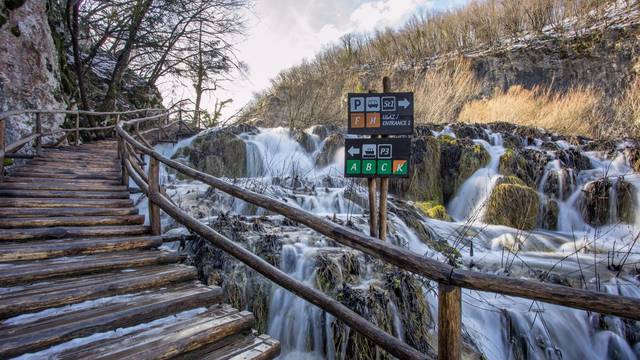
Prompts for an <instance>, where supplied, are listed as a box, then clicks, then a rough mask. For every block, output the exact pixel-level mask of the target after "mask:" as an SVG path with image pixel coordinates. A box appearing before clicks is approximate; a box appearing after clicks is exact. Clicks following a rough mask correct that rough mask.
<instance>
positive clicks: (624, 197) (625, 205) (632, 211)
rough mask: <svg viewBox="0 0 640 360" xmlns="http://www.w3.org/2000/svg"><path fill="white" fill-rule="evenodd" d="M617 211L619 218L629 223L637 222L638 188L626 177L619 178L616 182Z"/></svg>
mask: <svg viewBox="0 0 640 360" xmlns="http://www.w3.org/2000/svg"><path fill="white" fill-rule="evenodd" d="M616 195H617V202H616V205H617V206H616V212H617V215H618V220H619V221H621V222H623V223H627V224H633V223H635V220H636V219H635V217H636V206H635V203H636V202H635V199H636V189H635V188H634V187H633V185H631V184H630V183H629V182H627V181H625V180H624V179H622V178H621V179H618V181H617V182H616Z"/></svg>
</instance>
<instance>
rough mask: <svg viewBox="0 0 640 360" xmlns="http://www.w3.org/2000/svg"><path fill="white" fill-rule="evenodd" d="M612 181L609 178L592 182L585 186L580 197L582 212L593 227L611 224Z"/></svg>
mask: <svg viewBox="0 0 640 360" xmlns="http://www.w3.org/2000/svg"><path fill="white" fill-rule="evenodd" d="M611 186H612V184H611V181H610V180H609V179H607V178H602V179H598V180H596V181H592V182H590V183H588V184H587V185H585V186H584V188H583V189H582V195H581V197H580V201H579V206H580V212H581V213H582V217H583V218H584V220H585V221H586V222H587V223H588V224H590V225H592V226H601V225H604V224H607V223H608V222H609V217H610V214H609V210H610V206H609V194H610V190H611Z"/></svg>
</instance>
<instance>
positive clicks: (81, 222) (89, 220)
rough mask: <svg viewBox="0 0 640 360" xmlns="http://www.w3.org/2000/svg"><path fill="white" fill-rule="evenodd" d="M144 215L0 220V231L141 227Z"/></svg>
mask: <svg viewBox="0 0 640 360" xmlns="http://www.w3.org/2000/svg"><path fill="white" fill-rule="evenodd" d="M142 224H144V215H123V216H75V217H32V218H9V219H0V229H10V228H11V229H13V228H33V227H40V228H42V227H54V226H100V225H142Z"/></svg>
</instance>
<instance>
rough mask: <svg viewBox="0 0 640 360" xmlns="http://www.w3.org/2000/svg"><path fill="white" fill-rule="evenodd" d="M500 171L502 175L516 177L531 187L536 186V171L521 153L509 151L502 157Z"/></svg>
mask: <svg viewBox="0 0 640 360" xmlns="http://www.w3.org/2000/svg"><path fill="white" fill-rule="evenodd" d="M498 171H499V172H500V174H502V175H506V176H516V177H518V178H520V180H522V181H524V182H525V184H527V185H528V186H530V187H534V186H535V185H536V170H535V169H534V168H533V167H532V166H531V164H530V163H529V162H528V161H527V158H526V157H525V156H523V155H522V154H521V153H520V152H519V151H517V150H512V149H507V150H506V151H505V153H504V154H503V155H502V156H501V157H500V165H499V167H498Z"/></svg>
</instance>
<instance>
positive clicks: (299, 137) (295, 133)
mask: <svg viewBox="0 0 640 360" xmlns="http://www.w3.org/2000/svg"><path fill="white" fill-rule="evenodd" d="M291 137H292V138H293V139H294V140H295V141H296V142H298V144H300V146H302V148H303V149H304V150H305V151H306V152H308V153H311V152H313V151H314V150H315V149H316V143H315V141H314V140H313V137H312V136H311V135H309V134H308V133H307V132H306V131H304V130H301V129H294V130H292V131H291Z"/></svg>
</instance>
